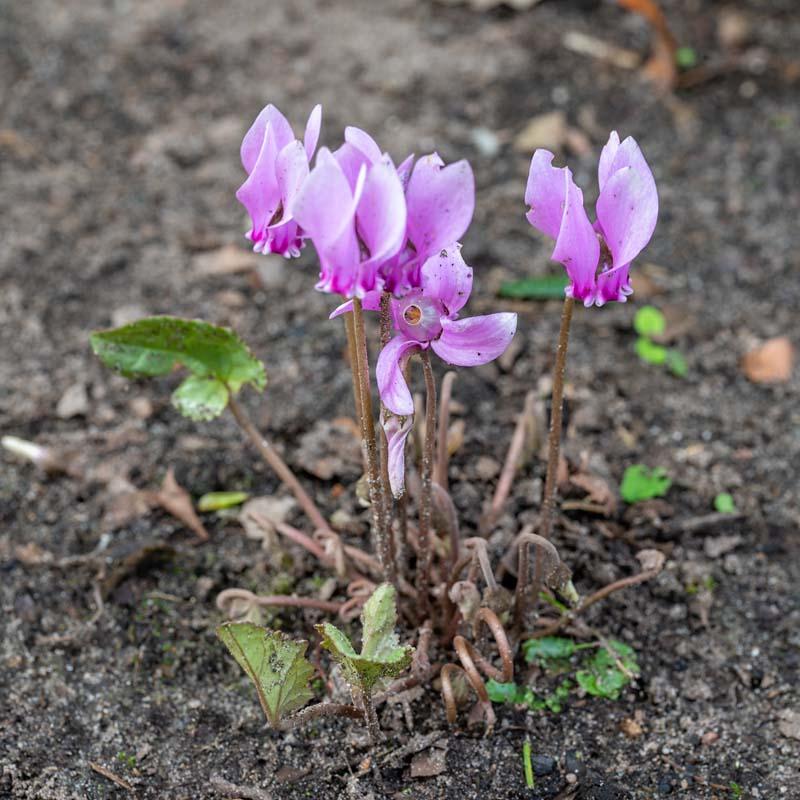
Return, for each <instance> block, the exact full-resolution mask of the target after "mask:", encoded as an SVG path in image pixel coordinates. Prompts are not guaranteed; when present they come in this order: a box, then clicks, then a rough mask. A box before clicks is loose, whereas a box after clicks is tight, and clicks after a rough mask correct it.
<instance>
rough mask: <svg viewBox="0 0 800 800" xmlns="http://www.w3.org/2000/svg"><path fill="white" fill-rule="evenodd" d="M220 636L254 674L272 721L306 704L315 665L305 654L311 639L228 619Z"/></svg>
mask: <svg viewBox="0 0 800 800" xmlns="http://www.w3.org/2000/svg"><path fill="white" fill-rule="evenodd" d="M217 636H219V638H220V639H221V640H222V641H223V643H224V644H225V646H226V647H227V648H228V650H230V652H231V655H232V656H233V657H234V658H235V659H236V661H237V662H238V663H239V666H240V667H241V668H242V669H243V670H244V671H245V672H246V673H247V674H248V675H249V676H250V679H251V680H252V681H253V683H254V684H255V687H256V691H257V692H258V699H259V701H260V702H261V707H262V708H263V709H264V713H265V714H266V716H267V719H268V720H269V723H270V725H272V726H274V727H275V726H277V725H278V724H279V723H280V721H281V719H283V717H285V716H286V715H288V714H291V713H292V712H293V711H297V709H298V708H301V707H302V706H304V705H305V704H306V703H307V702H308V701H309V700H310V699H311V698H312V697H313V693H312V692H311V689H309V687H308V682H309V680H310V678H311V676H312V675H313V674H314V667H313V666H312V665H311V664H310V663H309V661H308V660H307V659H306V657H305V652H306V647H307V646H308V643H307V642H304V641H293V640H291V639H289V638H288V637H287V636H285V635H284V634H282V633H280V632H278V631H271V630H268V629H267V628H263V627H261V626H260V625H255V624H253V623H252V622H226V623H224V624H222V625H220V626H219V627H218V628H217Z"/></svg>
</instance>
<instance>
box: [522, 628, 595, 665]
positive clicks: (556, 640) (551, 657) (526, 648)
mask: <svg viewBox="0 0 800 800" xmlns="http://www.w3.org/2000/svg"><path fill="white" fill-rule="evenodd" d="M593 647H594V645H593V644H591V643H585V644H576V643H575V642H573V641H572V639H566V638H564V637H563V636H543V637H542V638H541V639H528V640H527V641H526V642H523V644H522V652H523V653H524V655H525V660H526V661H527V662H528V663H529V664H533V663H536V664H539V666H542V667H544V668H545V669H558V668H559V667H561V666H562V665H563V664H564V662H565V661H567V660H568V659H570V658H571V657H572V656H573V655H575V653H577V652H578V651H579V650H588V649H590V648H593Z"/></svg>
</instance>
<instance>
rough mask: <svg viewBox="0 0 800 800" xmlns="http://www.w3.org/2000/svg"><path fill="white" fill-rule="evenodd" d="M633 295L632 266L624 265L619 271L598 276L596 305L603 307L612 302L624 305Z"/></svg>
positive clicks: (614, 270) (615, 270) (610, 271)
mask: <svg viewBox="0 0 800 800" xmlns="http://www.w3.org/2000/svg"><path fill="white" fill-rule="evenodd" d="M631 294H633V287H632V286H631V284H630V264H624V265H623V266H622V267H620V268H619V269H617V268H615V269H612V270H609V271H608V272H601V273H600V274H599V275H598V276H597V291H596V293H595V301H594V302H595V303H596V305H598V306H602V305H605V304H606V303H609V302H611V301H615V302H617V303H624V302H625V301H626V300H627V299H628V297H629V296H630V295H631Z"/></svg>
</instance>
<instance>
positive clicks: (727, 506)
mask: <svg viewBox="0 0 800 800" xmlns="http://www.w3.org/2000/svg"><path fill="white" fill-rule="evenodd" d="M714 508H715V509H716V510H717V511H719V513H720V514H735V513H736V503H734V502H733V495H731V494H729V493H728V492H720V493H719V494H718V495H717V496H716V497H715V498H714Z"/></svg>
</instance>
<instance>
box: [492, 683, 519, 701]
mask: <svg viewBox="0 0 800 800" xmlns="http://www.w3.org/2000/svg"><path fill="white" fill-rule="evenodd" d="M486 693H487V694H488V695H489V699H490V700H491V701H492V702H493V703H518V702H519V699H518V698H519V694H520V687H519V686H517V684H516V683H513V682H512V683H499V682H498V681H496V680H495V679H494V678H490V679H489V680H488V681H486Z"/></svg>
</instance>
